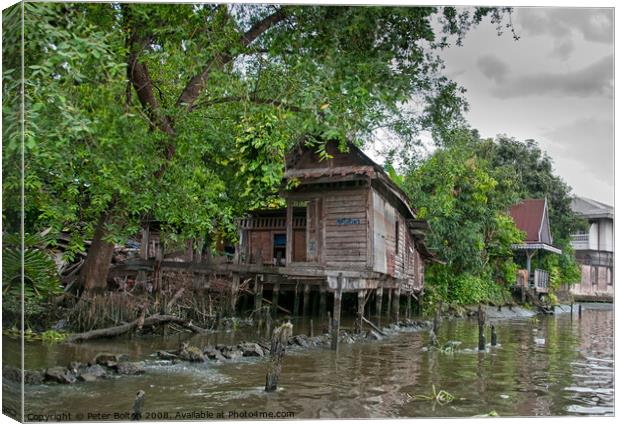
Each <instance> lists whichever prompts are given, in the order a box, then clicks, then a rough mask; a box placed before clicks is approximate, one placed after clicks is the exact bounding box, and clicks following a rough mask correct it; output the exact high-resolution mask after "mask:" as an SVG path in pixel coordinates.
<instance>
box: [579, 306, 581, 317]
mask: <svg viewBox="0 0 620 424" xmlns="http://www.w3.org/2000/svg"><path fill="white" fill-rule="evenodd" d="M579 318H581V303H580V304H579Z"/></svg>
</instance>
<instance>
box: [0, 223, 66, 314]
mask: <svg viewBox="0 0 620 424" xmlns="http://www.w3.org/2000/svg"><path fill="white" fill-rule="evenodd" d="M47 243H48V240H46V239H45V238H44V237H42V236H41V235H39V234H26V235H25V237H24V249H23V267H22V244H21V240H20V237H19V235H14V234H5V235H4V236H3V242H2V244H3V246H2V293H3V295H5V296H6V297H5V299H6V298H8V297H11V298H13V299H20V298H21V281H22V279H21V277H22V273H23V278H24V287H23V290H24V302H27V304H28V305H30V304H31V303H33V302H36V301H43V300H47V298H49V296H51V295H53V294H58V293H61V292H62V289H61V287H60V279H59V276H58V272H57V270H56V263H55V262H54V259H53V258H52V257H51V255H50V253H49V251H47V250H46V247H47Z"/></svg>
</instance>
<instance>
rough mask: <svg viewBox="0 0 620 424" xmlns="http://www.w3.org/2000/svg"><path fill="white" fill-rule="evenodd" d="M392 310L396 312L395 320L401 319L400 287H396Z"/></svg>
mask: <svg viewBox="0 0 620 424" xmlns="http://www.w3.org/2000/svg"><path fill="white" fill-rule="evenodd" d="M392 303H394V304H393V305H392V310H393V313H394V322H398V321H400V287H398V288H397V289H394V296H393V297H392Z"/></svg>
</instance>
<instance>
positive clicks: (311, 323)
mask: <svg viewBox="0 0 620 424" xmlns="http://www.w3.org/2000/svg"><path fill="white" fill-rule="evenodd" d="M310 337H314V320H310Z"/></svg>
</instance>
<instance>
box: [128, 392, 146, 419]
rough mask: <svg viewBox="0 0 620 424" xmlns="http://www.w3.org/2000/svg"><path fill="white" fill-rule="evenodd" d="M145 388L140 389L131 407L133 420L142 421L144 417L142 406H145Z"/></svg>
mask: <svg viewBox="0 0 620 424" xmlns="http://www.w3.org/2000/svg"><path fill="white" fill-rule="evenodd" d="M145 394H146V393H144V390H138V393H136V398H135V400H134V401H133V407H132V408H131V421H140V419H141V418H142V407H143V406H144V395H145Z"/></svg>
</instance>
